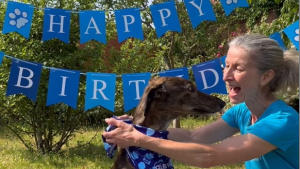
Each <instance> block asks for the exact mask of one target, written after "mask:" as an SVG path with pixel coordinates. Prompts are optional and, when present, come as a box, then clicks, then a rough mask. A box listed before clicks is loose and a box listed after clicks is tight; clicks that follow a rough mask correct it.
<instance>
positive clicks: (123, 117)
mask: <svg viewBox="0 0 300 169" xmlns="http://www.w3.org/2000/svg"><path fill="white" fill-rule="evenodd" d="M118 118H119V119H120V120H127V119H130V120H133V117H132V116H128V115H127V114H124V115H122V116H118Z"/></svg>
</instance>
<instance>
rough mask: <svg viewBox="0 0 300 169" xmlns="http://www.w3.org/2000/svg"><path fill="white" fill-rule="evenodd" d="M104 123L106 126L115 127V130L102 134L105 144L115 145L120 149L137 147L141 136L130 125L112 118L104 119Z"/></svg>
mask: <svg viewBox="0 0 300 169" xmlns="http://www.w3.org/2000/svg"><path fill="white" fill-rule="evenodd" d="M105 122H106V123H107V124H108V125H112V126H116V127H117V128H116V129H115V130H112V131H110V132H105V131H104V132H103V136H104V137H105V139H106V142H107V143H113V144H116V145H117V146H118V147H121V148H127V147H130V146H137V145H138V143H139V139H140V137H141V136H142V135H143V134H142V133H141V132H139V131H137V130H136V129H135V128H134V127H133V126H132V125H129V124H127V123H125V122H123V121H122V120H116V119H114V118H109V119H105Z"/></svg>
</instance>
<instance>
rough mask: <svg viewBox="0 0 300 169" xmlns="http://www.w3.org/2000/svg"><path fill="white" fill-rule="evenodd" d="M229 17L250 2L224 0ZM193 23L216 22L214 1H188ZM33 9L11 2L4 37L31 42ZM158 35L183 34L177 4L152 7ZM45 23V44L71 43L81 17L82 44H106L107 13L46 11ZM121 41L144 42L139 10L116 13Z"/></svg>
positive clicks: (224, 7)
mask: <svg viewBox="0 0 300 169" xmlns="http://www.w3.org/2000/svg"><path fill="white" fill-rule="evenodd" d="M221 4H222V7H223V9H224V11H225V13H226V16H228V15H229V14H230V13H231V12H232V11H233V10H234V9H236V8H238V7H249V4H248V2H247V0H221ZM184 5H185V7H186V10H187V13H188V16H189V19H190V21H191V23H192V26H193V28H196V27H197V26H198V25H199V24H201V23H202V22H203V21H216V17H215V13H214V11H213V7H212V4H211V2H210V0H185V1H184ZM35 8H36V7H34V6H33V5H30V4H25V3H20V2H15V1H8V2H7V8H6V13H5V20H4V26H3V30H2V33H3V34H6V33H10V32H17V33H19V34H21V35H22V36H24V37H25V38H27V39H28V38H29V35H30V29H31V24H32V17H33V12H34V9H35ZM149 8H150V13H151V15H152V18H153V24H154V26H155V31H156V35H157V37H158V38H160V37H162V36H163V35H164V34H165V33H166V32H168V31H176V32H181V31H182V30H181V25H180V22H179V18H178V13H177V10H176V4H175V1H168V2H163V3H158V4H154V5H150V6H149ZM43 10H44V23H43V37H42V40H43V41H48V40H51V39H54V38H57V39H59V40H61V41H62V42H64V43H67V44H68V43H69V36H70V23H71V20H70V18H71V14H73V13H74V14H79V23H80V44H84V43H86V42H88V41H90V40H95V41H98V42H100V43H103V44H106V28H105V27H106V20H105V11H95V10H90V11H87V10H86V11H71V10H65V9H56V8H55V9H54V8H45V9H43ZM114 14H115V21H116V27H117V34H118V41H119V42H123V41H124V40H126V39H128V38H136V39H140V40H144V33H143V28H142V19H141V15H140V9H139V8H127V9H120V10H114Z"/></svg>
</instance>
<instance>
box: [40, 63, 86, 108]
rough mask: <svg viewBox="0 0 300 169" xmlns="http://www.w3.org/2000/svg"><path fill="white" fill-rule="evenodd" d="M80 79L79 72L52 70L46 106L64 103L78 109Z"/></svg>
mask: <svg viewBox="0 0 300 169" xmlns="http://www.w3.org/2000/svg"><path fill="white" fill-rule="evenodd" d="M79 78H80V72H79V71H77V70H64V69H54V68H52V69H50V79H49V87H48V94H47V104H46V106H49V105H52V104H56V103H60V102H62V103H65V104H67V105H69V106H70V107H72V108H73V109H76V108H77V97H78V89H79Z"/></svg>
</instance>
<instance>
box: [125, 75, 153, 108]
mask: <svg viewBox="0 0 300 169" xmlns="http://www.w3.org/2000/svg"><path fill="white" fill-rule="evenodd" d="M150 78H151V73H136V74H123V75H122V81H123V93H124V107H125V112H127V111H129V110H131V109H132V108H134V107H136V106H137V104H138V103H139V102H140V100H141V97H142V95H143V93H144V89H145V87H146V86H147V85H148V83H149V80H150Z"/></svg>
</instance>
